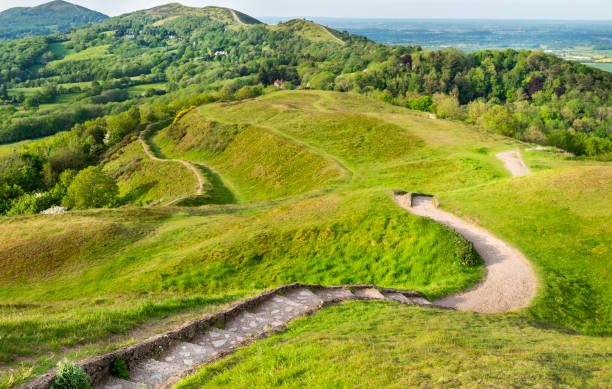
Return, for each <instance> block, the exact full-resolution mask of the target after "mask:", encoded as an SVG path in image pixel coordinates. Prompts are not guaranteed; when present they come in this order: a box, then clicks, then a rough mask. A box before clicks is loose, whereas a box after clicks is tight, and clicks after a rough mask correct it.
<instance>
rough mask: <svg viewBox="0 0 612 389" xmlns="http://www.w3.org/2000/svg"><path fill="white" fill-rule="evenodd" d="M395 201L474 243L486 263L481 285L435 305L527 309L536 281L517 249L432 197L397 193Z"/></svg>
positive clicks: (482, 309)
mask: <svg viewBox="0 0 612 389" xmlns="http://www.w3.org/2000/svg"><path fill="white" fill-rule="evenodd" d="M396 201H397V202H398V203H399V204H400V205H401V206H402V207H403V208H405V209H407V210H408V211H409V212H411V213H414V214H415V215H419V216H425V217H428V218H430V219H432V220H434V221H436V222H438V223H440V224H443V225H445V226H447V227H449V228H452V229H453V230H455V231H456V232H458V233H459V234H461V235H462V236H463V237H464V238H465V239H467V240H469V241H470V242H472V243H473V244H474V247H475V248H476V251H478V254H480V256H481V257H482V259H483V260H484V262H485V266H486V271H487V274H486V276H485V279H484V280H483V281H482V282H480V283H479V284H478V285H475V286H474V287H472V288H470V289H468V290H466V291H463V292H459V293H456V294H454V295H451V296H448V297H446V298H443V299H441V300H438V301H435V302H434V303H435V304H438V305H441V306H445V307H451V308H455V309H458V310H461V311H474V312H486V313H494V312H506V311H511V310H513V309H518V308H524V307H526V306H527V305H529V303H530V302H531V300H532V299H533V297H534V296H535V293H536V286H537V280H536V277H535V275H534V273H533V270H532V268H531V265H530V263H529V261H527V259H526V258H525V256H524V255H523V254H521V252H520V251H518V250H517V249H515V248H513V247H511V246H510V245H508V244H507V243H506V242H504V241H502V240H501V239H498V238H496V237H495V236H494V235H493V234H491V233H490V232H488V231H486V230H485V229H483V228H480V227H477V226H475V225H472V224H470V223H468V222H466V221H464V220H462V219H460V218H458V217H456V216H454V215H452V214H450V213H448V212H444V211H441V210H439V209H437V208H436V207H435V206H434V204H433V202H432V198H431V197H413V200H412V207H410V204H409V201H410V200H409V195H405V196H397V197H396Z"/></svg>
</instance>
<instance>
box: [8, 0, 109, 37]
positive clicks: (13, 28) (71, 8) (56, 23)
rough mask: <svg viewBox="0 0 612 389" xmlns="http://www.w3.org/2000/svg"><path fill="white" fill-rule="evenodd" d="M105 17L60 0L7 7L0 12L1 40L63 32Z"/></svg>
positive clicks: (99, 20) (105, 17)
mask: <svg viewBox="0 0 612 389" xmlns="http://www.w3.org/2000/svg"><path fill="white" fill-rule="evenodd" d="M107 18H108V16H106V15H104V14H101V13H99V12H96V11H92V10H90V9H87V8H84V7H81V6H78V5H75V4H71V3H68V2H66V1H62V0H55V1H52V2H50V3H46V4H42V5H39V6H36V7H32V8H26V7H17V8H10V9H7V10H6V11H2V12H0V40H2V39H18V38H23V37H27V36H33V35H47V34H53V33H58V32H66V31H68V30H70V29H72V28H78V27H81V26H83V25H87V24H93V23H98V22H101V21H103V20H104V19H107Z"/></svg>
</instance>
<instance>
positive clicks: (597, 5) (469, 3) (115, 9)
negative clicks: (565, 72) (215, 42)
mask: <svg viewBox="0 0 612 389" xmlns="http://www.w3.org/2000/svg"><path fill="white" fill-rule="evenodd" d="M48 1H49V0H0V10H4V9H6V8H11V7H17V6H33V5H38V4H43V3H46V2H48ZM172 1H173V0H71V2H72V3H75V4H79V5H82V6H85V7H88V8H91V9H94V10H96V11H100V12H103V13H105V14H107V15H110V16H115V15H119V14H122V13H125V12H130V11H135V10H139V9H144V8H151V7H154V6H156V5H161V4H166V3H169V2H172ZM179 2H180V3H182V4H184V5H190V6H196V7H203V6H206V5H219V6H224V7H231V8H235V9H237V10H240V11H242V12H245V13H247V14H249V15H252V16H303V17H307V16H320V17H352V18H356V17H361V18H406V19H410V18H493V19H583V20H584V19H586V20H591V19H600V20H601V19H604V20H612V4H611V3H612V2H611V0H581V1H577V0H216V1H209V0H181V1H179Z"/></svg>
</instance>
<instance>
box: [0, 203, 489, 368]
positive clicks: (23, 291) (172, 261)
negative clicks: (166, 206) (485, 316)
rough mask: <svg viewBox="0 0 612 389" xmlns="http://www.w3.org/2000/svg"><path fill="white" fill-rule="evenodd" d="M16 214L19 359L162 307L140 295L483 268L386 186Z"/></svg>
mask: <svg viewBox="0 0 612 389" xmlns="http://www.w3.org/2000/svg"><path fill="white" fill-rule="evenodd" d="M79 215H80V216H79ZM8 221H9V222H8V223H5V222H4V221H3V223H2V227H1V228H0V237H2V239H3V242H4V243H3V246H2V248H1V249H0V252H1V253H2V254H3V255H2V256H1V257H0V258H2V260H0V262H1V263H2V265H3V266H2V270H1V272H0V285H2V286H1V287H0V301H2V302H3V305H2V306H3V307H6V309H7V310H8V312H7V314H6V315H2V319H0V336H2V339H3V341H5V342H6V343H5V344H7V347H5V348H4V347H3V349H2V352H0V359H1V360H2V361H4V362H5V363H11V365H13V366H14V362H11V361H13V360H14V359H13V358H15V356H16V355H18V356H21V357H39V356H41V355H52V356H53V358H54V359H57V358H59V357H60V356H61V355H62V348H63V347H76V346H79V347H84V346H86V345H87V344H90V343H92V342H99V341H102V340H104V339H106V338H108V337H113V336H116V335H114V334H123V333H125V331H128V330H129V329H132V328H134V327H136V326H138V325H140V324H142V323H143V322H144V321H146V320H147V319H149V318H151V317H155V316H156V315H158V314H159V313H158V311H157V310H156V309H153V308H150V309H149V308H147V309H140V308H138V307H141V306H143V304H144V306H145V307H148V306H149V305H148V304H154V305H155V306H156V304H165V303H164V301H166V300H168V299H170V300H172V299H173V298H177V299H179V302H178V303H176V304H174V305H172V306H173V307H174V308H173V309H174V311H172V312H182V311H184V310H186V309H189V308H193V307H194V306H196V305H197V306H201V305H204V306H206V301H207V300H202V299H205V298H208V297H207V296H217V297H216V298H219V299H222V301H232V300H234V299H235V298H237V297H239V296H244V295H250V294H253V293H255V292H257V291H260V290H263V289H267V288H270V287H274V286H278V285H281V284H285V283H289V282H294V281H301V282H321V283H326V284H338V283H346V282H350V283H356V282H373V283H377V284H384V285H389V286H397V287H402V288H405V289H418V290H421V291H423V292H424V293H426V294H428V295H430V296H438V295H444V294H447V293H450V292H452V291H454V290H459V289H463V288H464V287H466V286H467V285H469V284H471V283H473V282H474V281H475V280H476V279H478V278H479V277H480V276H481V272H482V268H481V267H479V266H476V267H469V266H462V265H460V262H461V257H462V256H463V255H464V254H465V253H463V252H458V251H457V250H456V247H455V245H454V243H453V242H454V240H455V239H457V237H456V235H454V234H452V233H451V232H450V231H448V230H446V229H444V228H442V227H440V226H439V225H437V224H435V223H433V222H429V221H426V220H422V219H419V218H416V217H414V216H411V215H409V214H407V213H405V212H403V211H402V210H400V209H398V208H397V207H396V206H395V205H394V204H393V202H392V201H391V199H390V197H389V194H388V193H387V192H386V191H385V192H378V191H374V192H364V193H358V194H355V195H352V196H350V197H347V196H346V195H328V196H325V197H316V198H313V199H305V200H302V201H299V202H293V203H288V204H285V205H282V206H277V207H271V206H251V207H246V208H245V207H244V206H238V207H236V206H232V207H229V208H227V207H221V208H213V209H208V210H206V209H205V210H201V211H199V210H191V211H189V210H185V211H183V212H182V213H175V212H171V211H169V210H168V211H162V210H153V209H151V210H146V209H141V210H139V209H126V210H124V211H116V210H115V211H111V210H108V211H93V212H92V211H89V212H83V213H74V214H73V213H69V214H67V215H63V216H60V217H58V218H57V219H49V218H48V219H46V220H45V219H42V218H40V217H26V218H12V219H10V220H8ZM43 242H44V244H43ZM17 258H19V260H17ZM33 263H36V264H37V269H36V270H35V271H34V272H28V273H27V275H26V273H24V272H23V271H22V269H24V268H27V267H31V266H32V265H31V264H33ZM194 296H195V297H194ZM211 298H212V297H211ZM172 301H173V300H172ZM185 301H186V302H185ZM215 301H216V300H215ZM198 304H199V305H198ZM134 310H135V311H134ZM163 312H165V311H164V310H163V309H162V313H163ZM8 313H10V314H8ZM32 363H33V365H34V366H38V365H37V364H36V363H34V362H32Z"/></svg>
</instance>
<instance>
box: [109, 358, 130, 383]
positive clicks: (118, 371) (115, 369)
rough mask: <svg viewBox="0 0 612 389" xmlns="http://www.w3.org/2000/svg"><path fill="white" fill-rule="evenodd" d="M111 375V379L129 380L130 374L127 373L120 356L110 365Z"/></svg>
mask: <svg viewBox="0 0 612 389" xmlns="http://www.w3.org/2000/svg"><path fill="white" fill-rule="evenodd" d="M111 375H112V376H113V377H117V378H121V379H123V380H129V379H130V374H129V373H128V368H127V363H125V359H123V357H122V356H118V357H117V358H115V360H114V361H113V364H112V365H111Z"/></svg>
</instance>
